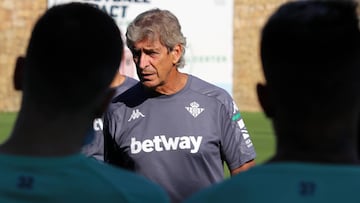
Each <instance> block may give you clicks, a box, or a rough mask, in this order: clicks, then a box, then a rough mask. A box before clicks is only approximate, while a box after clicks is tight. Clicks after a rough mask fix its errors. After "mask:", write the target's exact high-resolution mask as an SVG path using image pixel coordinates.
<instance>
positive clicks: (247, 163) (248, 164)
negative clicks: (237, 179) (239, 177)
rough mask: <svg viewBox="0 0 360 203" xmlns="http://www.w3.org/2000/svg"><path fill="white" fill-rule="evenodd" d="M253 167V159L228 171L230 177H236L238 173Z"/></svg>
mask: <svg viewBox="0 0 360 203" xmlns="http://www.w3.org/2000/svg"><path fill="white" fill-rule="evenodd" d="M255 165H256V163H255V160H254V159H253V160H250V161H248V162H246V163H244V164H243V165H241V166H240V167H238V168H235V169H233V170H231V171H230V173H231V176H234V175H236V174H238V173H241V172H244V171H246V170H248V169H249V168H251V167H253V166H255Z"/></svg>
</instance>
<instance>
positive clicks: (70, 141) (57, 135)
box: [0, 112, 86, 156]
mask: <svg viewBox="0 0 360 203" xmlns="http://www.w3.org/2000/svg"><path fill="white" fill-rule="evenodd" d="M27 115H31V117H29V116H27ZM27 115H24V114H22V113H21V112H20V113H19V116H18V119H17V121H16V123H15V126H14V129H13V131H12V133H11V135H10V137H9V139H8V140H7V141H6V142H5V143H4V144H3V145H2V146H1V147H0V152H2V153H7V154H15V155H25V156H66V155H71V154H75V153H78V152H79V151H80V148H81V145H82V141H83V139H84V134H85V133H86V128H84V129H83V128H81V126H84V124H83V121H77V120H76V119H71V118H56V119H54V120H49V119H48V120H46V119H45V118H42V117H36V115H35V114H27ZM65 120H66V121H65Z"/></svg>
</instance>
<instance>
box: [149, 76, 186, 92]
mask: <svg viewBox="0 0 360 203" xmlns="http://www.w3.org/2000/svg"><path fill="white" fill-rule="evenodd" d="M170 74H171V77H169V78H168V80H167V81H166V83H165V84H164V85H162V86H159V87H157V88H156V89H155V91H156V92H158V93H161V94H165V95H172V94H176V93H177V92H179V91H181V90H182V89H183V88H184V87H185V86H186V83H187V80H188V75H187V74H185V73H181V72H179V71H178V70H176V71H174V72H172V73H170Z"/></svg>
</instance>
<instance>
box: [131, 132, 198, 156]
mask: <svg viewBox="0 0 360 203" xmlns="http://www.w3.org/2000/svg"><path fill="white" fill-rule="evenodd" d="M202 138H203V137H202V136H197V137H195V136H182V137H169V138H166V136H165V135H160V136H154V139H146V140H144V141H142V142H141V141H138V140H136V138H135V137H132V138H131V144H130V150H131V154H137V153H140V152H141V151H143V152H147V153H148V152H152V151H157V152H161V151H170V150H178V149H179V150H190V153H197V152H198V151H199V148H200V145H201V140H202Z"/></svg>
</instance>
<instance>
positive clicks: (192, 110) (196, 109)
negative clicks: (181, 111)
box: [185, 101, 204, 118]
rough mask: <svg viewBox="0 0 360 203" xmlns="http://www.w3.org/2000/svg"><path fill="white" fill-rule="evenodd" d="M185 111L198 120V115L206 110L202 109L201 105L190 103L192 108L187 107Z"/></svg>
mask: <svg viewBox="0 0 360 203" xmlns="http://www.w3.org/2000/svg"><path fill="white" fill-rule="evenodd" d="M185 109H186V110H187V111H188V112H189V113H190V114H191V115H192V116H194V118H196V117H197V116H198V115H200V114H201V112H203V111H204V108H200V105H199V104H198V103H197V102H195V101H193V102H191V103H190V107H189V106H186V107H185Z"/></svg>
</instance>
